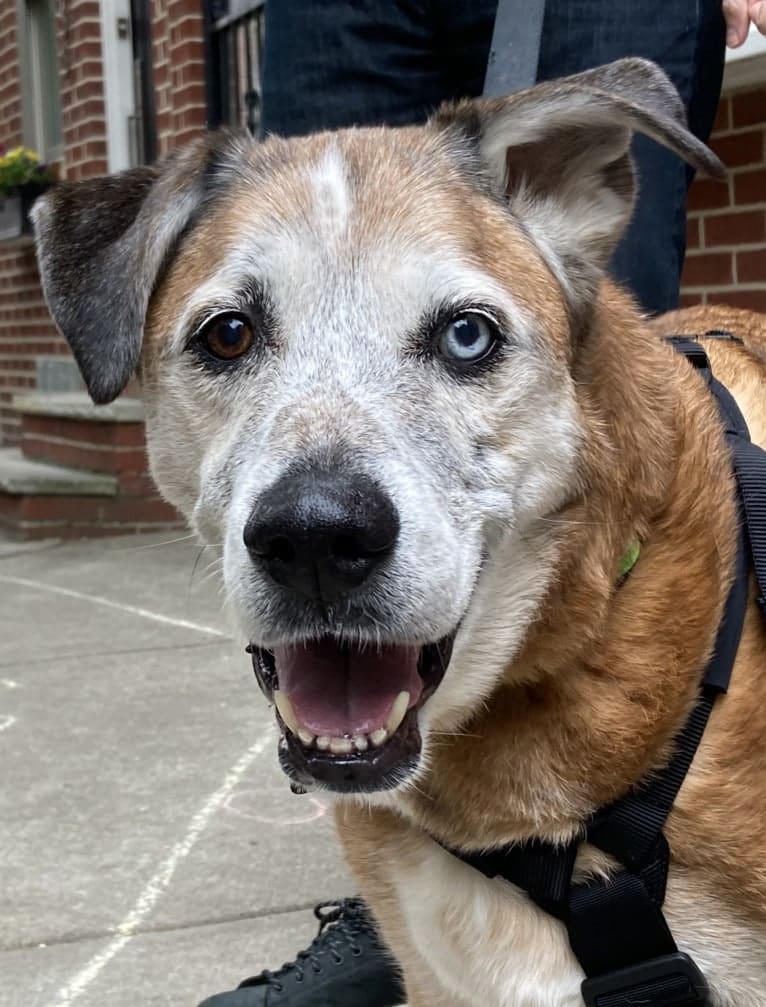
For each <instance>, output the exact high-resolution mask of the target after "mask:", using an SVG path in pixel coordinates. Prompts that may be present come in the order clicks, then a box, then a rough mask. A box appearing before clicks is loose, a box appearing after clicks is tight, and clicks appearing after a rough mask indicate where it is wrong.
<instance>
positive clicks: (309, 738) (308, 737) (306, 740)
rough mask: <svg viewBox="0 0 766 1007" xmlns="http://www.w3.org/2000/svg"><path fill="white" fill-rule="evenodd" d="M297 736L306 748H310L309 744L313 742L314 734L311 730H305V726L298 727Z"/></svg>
mask: <svg viewBox="0 0 766 1007" xmlns="http://www.w3.org/2000/svg"><path fill="white" fill-rule="evenodd" d="M298 737H299V738H300V740H301V743H302V744H304V745H305V746H306V748H311V746H312V745H313V744H314V735H313V734H312V733H311V731H307V730H306V728H305V727H299V728H298Z"/></svg>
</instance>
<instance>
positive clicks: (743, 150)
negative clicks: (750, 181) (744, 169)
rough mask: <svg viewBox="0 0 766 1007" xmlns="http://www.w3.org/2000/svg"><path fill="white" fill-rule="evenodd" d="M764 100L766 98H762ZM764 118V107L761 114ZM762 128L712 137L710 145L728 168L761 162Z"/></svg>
mask: <svg viewBox="0 0 766 1007" xmlns="http://www.w3.org/2000/svg"><path fill="white" fill-rule="evenodd" d="M764 100H765V101H766V99H764ZM761 118H762V121H763V119H764V118H766V109H765V110H764V112H763V115H762V117H761ZM763 136H764V131H763V129H752V130H749V131H748V132H747V133H735V134H734V135H733V136H723V137H720V138H715V137H714V138H713V140H712V142H711V146H712V148H713V150H714V151H715V152H716V154H718V156H719V157H720V158H721V160H722V161H723V163H724V164H725V165H726V166H727V167H728V168H739V167H740V166H741V165H745V164H761V162H762V161H763Z"/></svg>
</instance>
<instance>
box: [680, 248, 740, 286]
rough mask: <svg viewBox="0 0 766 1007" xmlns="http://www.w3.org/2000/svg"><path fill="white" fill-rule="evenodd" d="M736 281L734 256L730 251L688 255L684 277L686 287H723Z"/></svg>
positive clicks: (683, 281)
mask: <svg viewBox="0 0 766 1007" xmlns="http://www.w3.org/2000/svg"><path fill="white" fill-rule="evenodd" d="M733 282H734V275H733V270H732V256H731V254H730V253H728V252H710V253H705V252H703V253H701V254H698V255H688V256H687V257H686V265H685V266H684V273H683V278H682V283H683V286H685V287H711V286H717V287H723V286H725V285H726V284H729V283H733Z"/></svg>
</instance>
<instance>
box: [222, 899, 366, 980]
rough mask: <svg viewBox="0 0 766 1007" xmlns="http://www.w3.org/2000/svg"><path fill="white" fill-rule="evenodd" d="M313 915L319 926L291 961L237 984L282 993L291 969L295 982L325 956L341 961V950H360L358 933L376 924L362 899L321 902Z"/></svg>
mask: <svg viewBox="0 0 766 1007" xmlns="http://www.w3.org/2000/svg"><path fill="white" fill-rule="evenodd" d="M314 916H315V917H316V918H317V920H318V922H319V930H318V931H317V935H316V937H315V938H314V939H313V941H312V942H311V944H309V946H308V947H307V948H305V950H303V951H299V952H298V954H297V955H296V956H295V958H294V959H293V960H292V961H291V962H285V963H284V965H282V966H281V968H279V969H277V971H276V972H272V971H270V970H269V969H264V970H263V972H261V973H260V974H259V975H257V976H251V978H250V979H245V981H244V982H242V983H240V984H239V988H240V989H243V988H244V987H246V986H263V985H266V984H268V985H269V986H273V987H274V989H275V991H276V992H277V993H281V992H282V991H283V990H284V982H283V980H284V979H286V978H287V976H288V975H290V973H294V974H295V978H296V980H297V981H298V982H303V979H304V977H305V976H306V974H307V973H308V971H309V970H311V971H312V972H313V973H314V974H315V975H319V973H320V972H321V971H322V969H323V965H324V963H325V962H326V960H327V957H328V956H329V957H330V958H331V960H332V961H333V963H334V964H335V965H342V964H343V962H344V953H348V952H350V953H351V954H352V955H354V957H359V955H361V954H362V948H361V946H360V945H359V943H358V941H357V938H358V937H360V936H361V935H362V934H364V933H367V934H368V935H374V933H375V926H374V924H373V922H372V920H371V919H370V916H369V913H368V911H367V907H366V906H365V904H364V902H363V901H362V900H361V899H336V900H333V901H331V902H320V903H319V904H318V905H317V906H315V907H314Z"/></svg>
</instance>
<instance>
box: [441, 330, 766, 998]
mask: <svg viewBox="0 0 766 1007" xmlns="http://www.w3.org/2000/svg"><path fill="white" fill-rule="evenodd" d="M705 336H706V338H718V339H729V340H734V341H736V342H741V340H738V339H735V337H734V336H731V335H730V334H729V333H724V332H708V333H706V334H705ZM669 342H670V343H671V344H672V345H673V346H674V347H675V349H676V350H678V351H679V352H680V353H683V354H684V355H685V356H686V358H687V359H688V360H689V362H690V363H691V364H692V365H693V366H694V367H695V368H696V369H697V371H698V373H699V374H700V375H701V376H702V377H703V379H704V380H705V381H706V382H707V384H708V386H709V388H710V390H711V392H712V394H713V395H714V396H715V399H716V402H717V404H718V410H719V413H720V416H721V422H722V423H723V426H724V431H725V436H726V442H727V444H728V446H729V450H730V452H731V457H732V464H733V468H734V474H735V477H736V482H737V488H738V499H739V507H740V515H741V520H740V532H739V544H738V551H737V562H736V574H735V579H734V582H733V584H732V586H731V589H730V591H729V595H728V598H727V601H726V606H725V609H724V614H723V618H722V620H721V624H720V626H719V629H718V635H717V636H716V641H715V647H714V650H713V656H712V658H711V661H710V663H709V665H708V667H707V668H706V669H705V673H704V675H703V678H702V683H701V687H700V698H699V701H698V703H697V705H696V707H695V708H694V710H693V711H692V714H691V716H690V717H689V720H688V721H687V723H686V726H685V727H684V728H683V730H682V731H681V733H680V735H679V736H678V738H677V739H676V752H675V755H674V756H673V759H672V760H671V762H670V763H669V765H668V766H666V767H665V769H663V770H662V771H661V772H659V773H657V774H655V775H654V776H653V777H652V778H651V779H650V780H649V781H647V782H645V783H644V784H642V785H641V786H640V787H638V788H637V789H636V790H635V791H633V792H631V793H629V794H627V795H626V796H624V797H622V798H621V799H620V800H618V801H616V802H615V803H614V804H611V805H610V806H608V807H606V808H602V809H600V810H599V811H597V812H596V813H595V814H594V815H593V816H592V817H591V819H590V820H589V821H588V822H586V823H585V835H584V836H583V837H578V838H575V839H573V840H571V841H570V842H569V843H567V844H565V845H559V846H557V845H554V844H552V843H548V842H543V841H534V842H529V843H526V844H524V845H523V846H509V847H505V848H500V849H494V850H489V851H486V852H482V853H465V852H462V851H460V850H454V849H450V852H451V853H453V854H454V855H455V856H457V857H459V858H460V859H461V860H463V861H465V863H467V864H469V865H470V866H471V867H474V868H476V870H478V871H481V873H482V874H485V875H486V876H487V877H489V878H496V877H501V878H505V879H506V880H507V881H510V882H512V883H513V884H514V885H517V886H518V887H520V888H522V889H524V890H525V891H526V892H527V893H528V894H529V896H530V898H531V899H533V900H534V901H535V902H536V903H537V904H538V905H539V906H540V907H541V908H542V909H544V910H545V911H546V912H548V913H551V914H552V915H553V916H556V917H558V918H559V919H560V920H562V921H563V922H564V923H565V925H566V928H567V932H568V935H569V941H570V944H571V946H572V950H573V951H574V954H575V956H576V958H577V959H578V961H579V962H580V965H581V966H582V968H583V971H584V972H585V975H586V979H585V980H584V982H583V984H582V997H583V1001H584V1002H585V1004H586V1005H587V1007H638V1005H641V1007H709V1005H710V1003H711V998H710V991H709V988H708V985H707V982H706V981H705V977H704V976H703V975H702V973H701V972H700V970H699V968H698V967H697V965H696V964H695V963H694V962H693V961H692V959H691V958H690V957H689V955H688V954H685V953H684V952H682V951H679V950H678V947H677V946H676V943H675V941H674V940H673V936H672V934H671V933H670V930H669V928H668V925H667V923H666V922H665V918H664V916H663V914H662V904H663V902H664V899H665V886H666V882H667V875H668V861H669V849H668V843H667V840H666V839H665V835H664V833H663V826H664V824H665V820H666V819H667V817H668V814H669V813H670V810H671V808H672V807H673V802H674V801H675V798H676V795H677V794H678V791H679V790H680V789H681V784H682V783H683V781H684V777H685V776H686V773H687V771H688V769H689V766H690V765H691V762H692V759H693V758H694V755H695V752H696V751H697V748H698V746H699V743H700V741H701V739H702V734H703V732H704V730H705V726H706V724H707V721H708V718H709V716H710V713H711V711H712V709H713V706H714V704H715V701H716V699H717V697H718V696H719V695H721V693H724V692H726V690H727V688H728V685H729V680H730V678H731V672H732V668H733V666H734V659H735V657H736V655H737V648H738V646H739V641H740V637H741V635H742V626H743V623H744V618H745V610H746V607H747V598H748V587H749V575H750V570H751V569H753V570H754V572H755V577H756V581H757V584H758V605H759V608H760V610H761V614H762V615H763V616H764V618H765V619H766V451H763V450H762V449H761V448H759V447H758V446H757V445H755V444H753V443H752V442H751V440H750V434H749V432H748V429H747V424H746V423H745V420H744V418H743V416H742V414H741V412H740V411H739V408H738V407H737V404H736V403H735V401H734V399H733V398H732V396H731V395H730V394H729V392H728V391H727V390H726V388H724V386H723V385H722V384H721V383H720V382H719V381H717V380H716V379H715V378H714V377H713V373H712V371H711V368H710V362H709V360H708V357H707V354H706V353H705V351H704V350H703V348H702V347H701V346H700V344H699V343H697V342H695V341H694V340H693V339H691V338H688V337H685V336H675V337H672V338H671V339H670V340H669ZM585 840H587V842H589V843H592V844H593V845H594V846H596V847H598V848H599V849H600V850H603V851H604V852H605V853H608V854H610V855H611V856H612V857H614V858H615V860H617V861H618V863H619V864H620V865H621V866H620V870H619V871H618V872H617V873H616V874H614V875H613V876H612V877H611V878H610V879H609V880H608V881H602V880H590V881H587V882H585V883H578V884H576V883H575V882H574V881H573V879H572V874H573V870H574V864H575V858H576V856H577V852H578V849H579V847H580V843H581V842H583V841H585Z"/></svg>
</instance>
